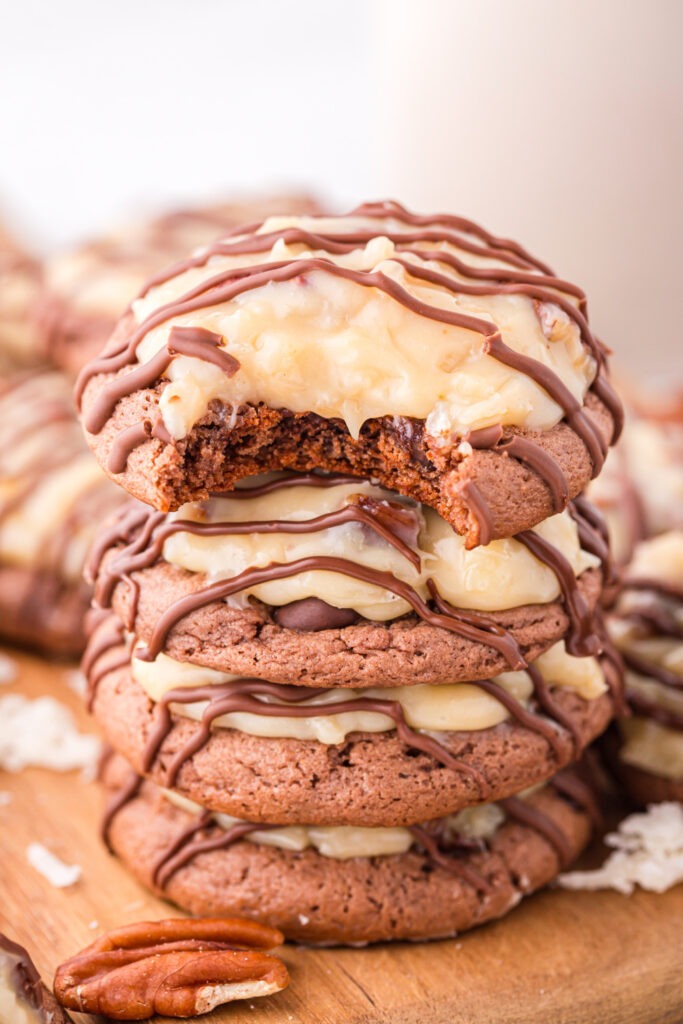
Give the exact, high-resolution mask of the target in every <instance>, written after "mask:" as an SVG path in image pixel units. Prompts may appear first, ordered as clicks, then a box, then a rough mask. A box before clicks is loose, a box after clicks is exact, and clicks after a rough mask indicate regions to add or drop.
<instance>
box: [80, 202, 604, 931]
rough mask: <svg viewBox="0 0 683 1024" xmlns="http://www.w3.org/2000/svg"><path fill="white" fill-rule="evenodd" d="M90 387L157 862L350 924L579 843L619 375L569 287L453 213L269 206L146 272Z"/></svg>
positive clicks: (241, 904)
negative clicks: (260, 218)
mask: <svg viewBox="0 0 683 1024" xmlns="http://www.w3.org/2000/svg"><path fill="white" fill-rule="evenodd" d="M77 393H78V396H79V400H80V402H81V410H82V419H83V424H84V427H85V431H86V435H87V437H88V441H89V443H90V445H91V447H92V448H93V451H94V452H95V454H96V456H97V458H98V460H99V461H100V463H101V465H102V466H103V467H104V468H105V469H106V470H107V472H108V473H109V474H110V475H111V476H112V477H113V478H114V479H115V480H116V481H118V482H119V483H120V484H121V485H122V486H123V487H124V488H125V489H126V490H127V491H128V492H129V494H130V495H131V496H132V497H133V498H134V499H136V500H133V501H132V502H130V503H129V504H128V505H126V506H125V507H124V508H123V509H122V511H121V512H120V513H119V514H118V515H117V516H116V517H115V518H114V520H113V521H111V522H110V523H109V524H108V525H107V526H106V527H104V528H103V530H102V532H101V534H100V536H99V538H98V540H97V542H96V544H95V546H94V549H93V551H92V554H91V559H90V574H91V576H92V579H93V582H94V585H95V603H94V610H93V612H92V613H91V629H92V634H91V640H90V643H89V646H88V650H87V652H86V656H85V660H84V670H85V672H86V674H87V677H88V681H89V700H90V705H91V707H92V709H93V711H94V714H95V715H96V717H97V718H98V720H99V721H100V723H101V725H102V727H103V729H104V732H105V735H106V737H107V739H108V740H109V742H110V744H111V747H112V748H113V750H114V751H116V753H112V755H111V756H110V757H109V758H108V760H107V761H106V763H105V764H104V766H103V773H102V777H103V783H104V786H105V787H106V789H107V790H108V791H109V804H108V809H107V812H106V814H105V821H104V834H105V837H106V840H107V842H108V843H109V845H110V847H111V849H113V850H114V851H115V852H116V853H117V854H118V855H119V856H120V857H121V858H122V859H123V860H124V861H125V862H126V863H127V864H128V865H129V866H130V868H131V869H132V870H133V871H134V872H135V874H136V875H137V876H138V877H139V878H140V879H141V880H143V881H144V882H145V883H146V884H147V885H149V886H150V887H151V888H152V889H153V890H154V891H156V892H158V893H160V894H164V895H166V896H167V897H168V898H169V899H171V900H173V901H174V902H175V903H177V904H179V905H180V906H182V907H185V908H186V909H188V910H190V911H192V912H194V913H197V914H209V915H213V914H226V913H227V914H242V915H246V916H249V917H253V918H255V919H258V920H263V921H267V922H269V923H271V924H273V925H276V926H278V927H279V928H281V929H282V930H283V931H284V932H285V934H286V935H287V936H289V937H290V938H294V939H299V940H302V941H306V942H318V943H330V942H335V943H337V942H338V943H364V942H372V941H380V940H386V939H407V938H410V939H425V938H434V937H439V936H447V935H452V934H453V933H455V932H457V931H461V930H463V929H465V928H468V927H471V926H473V925H475V924H479V923H482V922H484V921H487V920H490V919H492V918H495V917H499V916H501V915H502V914H504V913H505V912H506V911H508V910H509V909H510V908H511V907H513V906H514V905H515V904H516V903H518V902H519V900H520V899H521V897H522V896H523V895H525V894H527V893H530V892H532V891H533V890H535V889H537V888H538V887H540V886H542V885H544V884H546V883H547V882H549V881H550V880H552V879H553V878H554V877H555V876H556V874H557V873H558V872H559V871H560V870H561V869H564V868H565V867H566V866H567V865H568V864H569V863H570V862H571V861H572V860H573V859H574V858H575V857H576V856H577V854H578V853H579V852H580V851H581V849H582V848H583V847H584V846H585V844H586V842H587V841H588V838H589V836H590V833H591V827H592V822H593V820H594V818H595V814H596V808H595V801H594V799H593V795H592V792H591V787H590V785H589V784H587V782H586V779H585V776H584V775H583V774H581V773H580V772H578V771H577V770H576V769H575V768H573V767H572V765H573V764H574V762H575V761H577V759H578V758H579V757H580V755H581V754H582V752H583V750H584V748H585V747H586V746H587V745H588V744H589V743H590V742H591V741H592V740H593V739H594V738H595V737H596V736H598V735H599V734H600V733H601V732H603V730H604V729H605V728H606V726H607V725H608V723H609V721H610V720H611V719H612V717H613V715H614V712H615V709H616V708H617V707H618V705H619V701H620V677H619V670H618V658H617V657H616V655H615V653H614V652H613V650H612V649H611V648H610V646H609V643H608V641H607V640H606V638H605V635H604V630H603V627H602V622H601V618H600V615H599V612H598V608H599V603H600V598H601V592H602V588H603V586H604V584H605V583H606V582H609V558H608V548H607V545H606V542H605V533H604V530H603V528H602V525H601V521H600V518H599V517H598V516H597V515H596V513H595V512H594V510H593V509H592V508H591V506H590V505H588V504H587V502H586V501H585V500H584V499H583V498H582V497H581V492H582V491H583V489H584V488H585V487H586V485H587V484H588V482H589V481H590V479H591V478H592V477H594V476H595V475H596V474H597V473H598V472H599V470H600V469H601V467H602V464H603V461H604V458H605V453H606V450H607V447H608V445H609V444H610V442H611V441H612V440H613V439H614V438H615V437H616V435H617V434H618V431H619V425H620V424H619V421H620V406H619V403H618V401H617V400H616V398H615V396H614V394H613V392H612V390H611V388H610V386H609V383H608V381H607V378H606V369H605V353H604V349H603V347H602V346H601V344H600V343H599V342H598V341H597V340H596V339H595V338H594V337H593V335H592V334H591V331H590V328H589V325H588V322H587V317H586V312H585V298H584V296H583V293H582V292H581V291H580V289H578V288H577V287H576V286H574V285H572V284H570V283H568V282H566V281H563V280H560V279H558V278H556V277H555V276H553V274H552V272H551V271H550V270H549V269H548V268H547V267H546V266H545V265H544V264H542V263H540V262H539V261H538V260H536V259H534V258H533V257H532V256H530V255H529V254H528V253H527V252H526V251H525V250H524V249H523V248H522V247H521V246H519V245H517V244H516V243H513V242H510V241H507V240H503V239H499V238H496V237H494V236H492V235H490V234H489V233H488V232H486V231H484V230H483V229H481V228H479V227H478V226H476V225H475V224H473V223H471V222H469V221H465V220H463V219H461V218H456V217H451V216H447V215H437V216H432V217H430V216H417V215H415V214H412V213H409V212H408V211H407V210H405V209H404V208H403V207H401V206H399V205H398V204H395V203H377V204H368V205H365V206H362V207H359V208H358V209H357V210H355V211H353V212H352V213H351V214H349V215H348V216H345V217H336V218H323V217H310V216H303V217H301V216H299V217H293V216H283V217H276V218H270V219H269V220H267V221H265V222H264V223H262V224H260V225H258V226H253V225H251V226H249V227H248V228H245V229H242V230H238V231H236V232H234V233H233V234H231V235H228V236H226V237H224V238H223V239H222V240H221V241H219V242H217V243H215V244H213V245H211V246H209V247H207V248H204V249H202V250H200V251H198V252H196V253H195V254H194V255H192V256H191V257H189V258H188V259H187V260H186V261H185V262H184V263H182V264H179V265H176V266H175V267H173V268H172V269H171V270H169V271H168V272H166V273H161V274H158V275H157V276H156V277H155V278H154V279H153V280H152V281H151V282H150V283H149V284H148V285H147V286H146V288H145V289H144V290H143V292H142V294H141V295H140V297H139V299H138V300H136V301H135V302H134V303H133V304H132V306H131V308H130V309H129V310H128V312H127V313H126V314H125V315H124V317H123V319H122V320H121V321H120V322H119V324H118V326H117V328H116V330H115V331H114V334H113V335H112V338H111V340H110V342H109V344H108V346H107V348H106V349H105V351H104V353H103V355H102V356H101V357H100V358H98V359H97V360H95V361H94V362H92V363H91V364H89V365H88V366H87V367H86V368H85V370H84V371H83V372H82V373H81V376H80V378H79V382H78V385H77Z"/></svg>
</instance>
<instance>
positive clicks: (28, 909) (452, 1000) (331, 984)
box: [0, 653, 683, 1024]
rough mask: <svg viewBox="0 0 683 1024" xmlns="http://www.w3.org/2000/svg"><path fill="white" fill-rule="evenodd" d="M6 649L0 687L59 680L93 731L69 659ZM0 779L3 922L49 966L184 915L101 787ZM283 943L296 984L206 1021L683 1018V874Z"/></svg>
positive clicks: (325, 1023)
mask: <svg viewBox="0 0 683 1024" xmlns="http://www.w3.org/2000/svg"><path fill="white" fill-rule="evenodd" d="M11 657H12V658H13V659H14V660H15V662H16V664H17V665H18V667H19V678H18V679H17V681H16V682H15V683H13V684H10V685H8V686H3V687H2V688H1V690H0V694H2V693H11V692H21V693H24V694H26V695H27V696H30V697H36V696H39V695H41V694H45V693H51V694H52V695H54V696H56V697H58V698H59V699H61V700H63V701H64V702H65V703H66V704H68V705H69V706H70V707H71V708H72V709H73V710H74V712H75V713H76V715H77V718H78V720H79V722H80V724H81V727H82V728H83V730H84V731H94V727H93V724H92V723H91V722H90V721H89V720H88V718H87V715H86V714H85V712H84V711H83V709H82V707H81V702H80V700H79V699H78V697H76V696H75V694H74V693H73V692H72V691H71V690H70V689H69V688H68V686H67V685H66V677H67V675H68V670H67V669H66V668H65V667H64V666H61V665H51V664H48V663H46V662H41V661H39V660H38V659H36V658H32V657H30V656H28V655H18V654H15V653H12V654H11ZM0 790H5V791H10V792H11V794H12V800H11V802H10V803H8V804H7V805H5V806H2V807H0V845H1V861H0V864H1V867H0V930H2V931H7V932H9V933H10V934H11V935H12V936H13V937H14V938H15V939H17V940H18V941H19V942H21V943H23V944H24V945H26V946H27V947H28V948H29V950H31V951H32V953H33V954H34V957H35V960H36V963H37V966H38V968H39V970H40V971H41V972H42V973H43V976H44V978H45V979H46V980H48V981H50V980H51V978H52V975H53V972H54V969H55V967H56V965H57V964H58V963H59V962H60V961H61V960H63V959H65V958H66V957H68V956H70V955H72V954H73V953H75V952H76V951H77V950H79V949H80V948H82V947H83V946H84V945H86V944H87V943H89V942H91V941H92V940H93V938H94V936H95V935H97V934H99V931H100V930H103V929H107V928H111V927H114V926H117V925H121V924H124V923H126V922H132V921H139V920H145V919H151V918H160V917H169V916H177V914H178V913H179V912H178V911H176V910H175V909H174V908H171V907H169V905H168V904H165V903H163V902H162V901H161V900H158V899H155V898H154V897H153V896H150V895H149V894H148V893H147V892H146V891H145V890H144V889H143V888H142V887H141V886H140V885H139V884H138V883H137V882H136V881H134V879H133V878H131V877H130V876H129V875H128V874H127V872H126V871H125V870H124V868H123V867H122V866H121V865H120V864H118V863H117V861H116V860H115V859H113V858H111V857H110V856H109V855H108V854H107V853H106V852H105V850H104V848H103V847H102V845H101V843H100V841H99V837H98V828H97V826H98V821H99V815H100V806H101V801H100V794H99V791H98V789H97V786H95V785H94V784H92V783H89V782H86V781H84V780H83V779H82V778H81V777H80V776H79V774H78V773H69V774H63V775H62V774H57V773H54V772H51V771H46V770H39V769H30V770H26V771H24V772H22V773H21V774H18V775H12V774H9V773H6V772H1V771H0ZM34 840H35V841H38V842H41V843H43V844H44V845H45V846H47V847H48V849H50V850H52V851H53V852H54V853H55V854H57V855H58V856H60V857H61V858H62V859H63V860H64V861H66V862H67V863H69V864H79V865H81V867H82V870H83V875H82V879H81V880H80V881H79V882H77V883H76V884H75V885H74V886H72V887H71V888H69V889H61V890H60V889H54V888H52V887H51V886H50V884H49V883H48V882H47V880H46V879H44V878H43V877H42V876H41V875H39V874H37V873H36V871H34V869H33V868H32V867H30V866H29V864H28V863H27V860H26V847H27V845H28V844H29V842H31V841H34ZM282 956H283V959H284V960H285V961H286V962H287V965H288V967H289V968H290V972H291V977H292V982H291V986H290V988H289V989H288V990H286V991H285V992H282V993H280V994H279V995H277V996H275V997H273V998H271V999H266V1000H255V1001H254V1002H252V1003H246V1004H245V1003H236V1004H232V1005H231V1006H228V1007H225V1008H224V1009H222V1010H219V1011H216V1012H214V1013H213V1014H210V1015H208V1016H206V1017H202V1018H200V1019H201V1021H203V1022H205V1024H219V1022H220V1024H246V1022H249V1024H254V1022H257V1024H275V1022H277V1024H289V1022H291V1024H380V1022H381V1024H389V1022H391V1024H461V1022H462V1024H465V1022H477V1024H512V1022H520V1024H522V1022H524V1024H541V1022H542V1024H547V1022H552V1024H589V1022H590V1024H595V1022H600V1024H642V1022H648V1024H650V1022H652V1024H655V1022H656V1024H680V1022H681V1021H683V971H682V968H683V886H678V887H677V888H676V889H674V890H671V891H670V892H668V893H666V894H664V895H661V896H658V895H654V894H651V893H644V892H637V893H636V894H634V895H633V896H631V897H625V896H621V895H619V894H618V893H615V892H599V893H584V892H581V893H570V892H564V891H559V890H558V891H546V892H544V893H540V894H539V895H537V896H535V897H532V898H530V899H529V900H526V901H524V902H523V903H522V904H521V905H520V906H519V908H517V909H516V910H515V911H513V912H512V914H510V916H509V917H507V918H505V919H504V920H502V921H499V922H496V923H494V924H491V925H486V926H485V927H482V928H480V929H478V930H476V931H473V932H470V933H468V934H465V935H463V936H461V937H460V938H458V939H452V940H448V941H444V942H436V943H426V944H421V945H410V944H401V945H394V946H390V945H386V946H377V947H370V948H368V949H358V950H355V949H345V950H344V949H325V950H315V949H306V948H303V947H297V946H289V945H288V946H285V948H284V950H283V953H282ZM198 1019H199V1018H198ZM78 1020H79V1021H83V1022H85V1021H86V1020H88V1021H93V1020H94V1018H86V1017H78ZM156 1020H157V1021H158V1022H159V1021H162V1020H163V1021H164V1022H166V1021H167V1020H168V1018H156Z"/></svg>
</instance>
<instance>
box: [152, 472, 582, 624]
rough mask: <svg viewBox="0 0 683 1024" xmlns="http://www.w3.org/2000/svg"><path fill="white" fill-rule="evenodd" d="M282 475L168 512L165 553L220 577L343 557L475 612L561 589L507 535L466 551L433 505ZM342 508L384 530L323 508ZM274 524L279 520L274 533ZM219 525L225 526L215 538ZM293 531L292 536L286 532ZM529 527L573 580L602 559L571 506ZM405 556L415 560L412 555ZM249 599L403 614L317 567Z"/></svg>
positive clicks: (378, 615)
mask: <svg viewBox="0 0 683 1024" xmlns="http://www.w3.org/2000/svg"><path fill="white" fill-rule="evenodd" d="M280 479H281V482H282V484H283V486H281V487H280V488H279V489H278V490H276V491H273V492H268V493H266V494H262V495H259V494H258V486H259V479H258V478H257V479H254V480H253V481H252V484H253V486H254V494H255V496H254V497H250V496H249V488H245V489H243V490H242V491H238V492H234V493H233V494H232V495H228V496H225V497H220V498H212V499H209V500H208V501H205V502H198V503H192V504H190V505H185V506H183V508H181V509H180V510H179V511H178V512H174V513H171V514H170V515H169V517H168V522H170V523H174V524H180V525H178V526H176V527H175V528H174V531H177V532H173V533H172V534H170V535H169V536H168V537H167V539H166V540H165V542H164V545H163V557H164V559H165V560H166V561H167V562H169V563H171V564H173V565H177V566H180V567H181V568H184V569H187V570H188V571H190V572H194V573H202V574H203V575H205V576H206V577H207V578H208V579H210V580H220V579H229V578H232V577H234V576H237V575H238V574H239V573H241V572H243V571H244V570H246V569H248V568H262V567H265V566H268V565H270V564H273V563H278V564H287V563H292V562H295V561H297V560H298V559H303V558H309V557H321V556H322V557H328V558H342V559H347V560H351V561H353V562H354V563H355V564H356V565H361V566H366V567H368V568H370V569H373V570H377V571H379V572H387V573H391V575H392V576H394V577H395V578H396V579H398V580H402V581H404V582H405V583H408V584H409V585H410V586H411V587H413V588H414V590H416V591H417V593H418V594H419V595H420V596H421V597H422V598H423V599H428V598H429V588H428V580H432V581H433V582H434V584H435V585H436V587H437V589H438V592H439V593H440V595H441V596H442V597H443V598H444V599H445V600H447V601H448V602H450V603H451V604H453V605H455V606H457V607H460V608H471V609H474V610H476V611H497V610H500V609H507V608H514V607H519V606H520V605H525V604H545V603H548V602H550V601H553V600H555V599H556V598H557V597H558V596H559V594H560V592H561V587H560V583H559V580H558V575H557V574H556V572H554V571H553V569H552V568H551V567H550V566H549V565H548V564H546V563H544V562H542V561H541V560H540V559H539V558H538V557H536V556H535V555H534V554H533V553H532V551H531V550H529V548H528V547H526V546H525V545H524V544H523V543H522V542H521V541H519V540H516V539H515V538H505V539H501V540H495V541H492V542H491V543H490V544H488V545H486V546H480V547H478V548H475V549H473V550H469V551H468V550H467V549H466V547H465V541H464V538H463V537H462V536H461V535H459V534H457V533H455V531H454V530H453V529H452V527H451V526H449V524H448V523H446V522H445V521H444V520H443V519H441V517H440V516H439V515H438V514H437V513H436V512H434V511H433V510H432V509H429V508H427V507H425V506H420V505H418V504H416V503H415V502H412V501H409V500H408V499H405V498H401V497H399V496H398V495H396V494H394V493H392V492H390V491H387V490H385V489H384V488H381V487H376V486H374V485H373V484H372V483H369V482H367V481H362V480H358V481H352V482H348V483H340V484H338V485H336V486H325V487H322V486H310V485H306V484H302V485H297V481H296V478H293V479H292V480H291V481H290V482H289V483H287V480H286V478H280ZM285 483H287V485H286V486H284V484H285ZM342 509H345V510H346V511H347V512H349V511H352V510H353V509H360V510H363V509H365V510H366V511H367V513H368V514H369V516H370V517H374V520H375V522H376V523H378V524H379V526H380V527H381V526H384V527H385V528H386V530H385V532H384V534H383V533H380V532H378V531H377V530H374V529H372V528H371V527H369V526H368V524H367V522H363V521H355V522H354V521H351V520H349V521H346V522H341V523H340V524H339V525H335V524H334V520H333V518H332V515H331V514H332V513H334V512H338V511H340V510H342ZM320 516H328V517H330V519H329V522H330V525H329V527H327V528H324V529H320V528H319V526H318V524H315V526H316V529H315V532H313V530H312V531H311V532H310V533H305V532H301V528H300V527H295V526H292V525H290V524H299V523H302V522H306V521H307V520H316V519H318V517H320ZM183 522H190V523H193V524H194V523H196V524H199V526H198V528H196V530H195V532H185V531H183V530H182V523H183ZM236 523H248V524H251V532H248V533H246V532H244V533H237V532H235V533H230V532H228V531H229V529H230V528H231V527H232V528H234V524H236ZM278 523H281V524H283V525H282V526H281V528H280V529H278V528H277V524H278ZM220 524H225V525H226V531H225V533H223V534H221V532H220ZM295 528H296V529H298V531H299V532H296V533H294V532H291V531H293V530H294V529H295ZM533 532H534V533H535V534H537V536H538V537H540V538H541V539H542V541H544V542H545V543H547V544H550V545H552V546H553V547H554V548H555V549H556V550H557V551H558V552H559V554H560V555H561V556H562V558H563V559H564V560H565V561H566V563H567V565H568V567H569V569H570V571H571V573H573V575H574V576H579V575H581V573H582V572H584V571H585V570H586V569H589V568H595V567H596V566H598V565H599V564H600V562H599V559H598V558H597V557H596V556H595V555H594V554H591V553H590V552H588V551H586V550H584V549H583V548H582V547H581V543H580V540H579V535H578V529H577V526H576V522H575V521H574V519H573V518H572V516H571V514H570V512H569V511H565V512H563V513H560V514H559V515H556V516H552V517H551V518H550V519H548V520H546V521H545V522H543V523H541V524H539V526H537V527H536V528H535V530H534V531H533ZM387 533H388V535H387ZM392 536H393V537H394V538H398V539H399V541H401V542H402V547H398V546H396V545H395V544H392V543H391V539H392ZM406 548H407V549H408V550H407V551H406ZM411 553H414V555H416V556H417V558H414V559H413V560H411V558H410V555H411ZM250 596H251V597H255V598H257V599H258V600H260V601H263V603H264V604H267V605H271V606H282V605H287V604H290V603H291V602H294V601H300V600H303V599H305V598H309V597H315V598H318V599H320V600H323V601H325V602H326V603H327V604H329V605H332V606H333V607H335V608H351V609H353V610H354V611H355V612H357V613H358V614H359V615H361V616H362V617H363V618H367V619H372V620H374V621H387V620H389V619H395V618H398V617H399V616H401V615H405V614H407V613H408V612H409V611H410V605H409V604H408V603H407V602H406V601H405V600H402V599H401V597H400V596H399V595H397V594H395V593H392V592H391V591H389V590H387V589H384V588H382V587H381V586H376V585H373V584H372V583H369V582H365V581H363V580H360V579H357V578H352V577H351V576H348V575H344V574H343V573H339V572H326V571H322V570H312V571H304V572H299V573H297V574H296V575H295V576H292V577H290V578H287V579H279V580H270V581H267V582H262V583H257V584H256V585H253V586H246V587H245V588H244V589H243V590H241V591H240V599H241V600H246V599H247V598H248V597H250ZM233 600H234V598H233Z"/></svg>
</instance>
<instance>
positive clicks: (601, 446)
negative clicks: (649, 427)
mask: <svg viewBox="0 0 683 1024" xmlns="http://www.w3.org/2000/svg"><path fill="white" fill-rule="evenodd" d="M486 346H487V349H488V351H489V352H490V353H491V355H493V356H494V357H495V358H496V359H497V360H498V361H499V362H501V363H505V365H506V366H509V367H510V368H511V369H513V370H517V371H519V372H521V373H524V374H526V376H527V377H530V378H531V379H532V380H534V381H535V382H536V383H537V384H538V386H539V387H541V388H542V389H543V390H544V391H545V392H546V393H547V394H548V395H549V396H550V398H551V399H552V400H553V401H554V402H556V403H557V405H559V406H560V408H561V409H562V411H563V412H564V416H565V419H566V420H567V423H568V424H569V426H570V427H571V428H572V430H573V431H574V432H575V433H576V434H578V436H579V437H580V438H581V440H582V441H583V443H584V444H585V446H586V448H587V450H588V454H589V456H590V459H591V462H592V463H593V476H596V475H597V474H598V473H599V472H600V470H601V469H602V466H603V463H604V461H605V455H606V451H607V449H606V446H605V443H604V441H603V439H602V436H601V434H600V432H599V430H598V428H597V427H596V426H595V424H594V423H593V421H592V420H591V418H590V417H589V416H588V415H587V413H586V412H585V410H584V409H583V406H582V405H581V403H580V402H579V401H578V399H576V398H574V396H573V394H572V393H571V391H570V390H569V388H568V387H567V386H566V385H565V384H564V383H563V382H562V381H561V380H560V378H559V377H558V375H557V374H556V373H555V371H554V370H551V369H550V367H548V366H545V365H544V364H543V363H541V362H540V361H539V360H538V359H533V358H532V357H531V356H526V355H523V354H522V353H521V352H515V350H514V349H511V348H510V347H509V346H508V345H506V344H505V342H504V341H503V340H502V338H500V337H497V338H488V339H487V341H486Z"/></svg>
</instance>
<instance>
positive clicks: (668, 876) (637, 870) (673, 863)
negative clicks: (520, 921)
mask: <svg viewBox="0 0 683 1024" xmlns="http://www.w3.org/2000/svg"><path fill="white" fill-rule="evenodd" d="M605 843H606V844H607V845H608V846H611V847H613V849H614V852H613V853H611V854H610V855H609V857H608V858H607V860H606V861H605V863H604V864H603V865H602V867H601V868H598V870H597V871H572V872H570V873H569V874H566V875H560V877H559V879H558V882H559V884H560V885H561V886H563V887H564V888H565V889H616V890H617V892H623V893H625V894H626V895H630V894H631V893H632V892H633V890H634V889H635V887H636V886H637V885H639V886H640V887H641V889H649V890H650V891H652V892H665V891H666V890H667V889H670V888H671V887H672V886H673V885H676V884H677V883H678V882H683V805H681V804H678V803H662V804H650V806H649V807H648V809H647V812H646V813H645V814H631V815H629V817H628V818H624V820H623V821H622V822H620V824H619V831H618V832H610V833H609V834H608V835H607V836H606V837H605Z"/></svg>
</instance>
